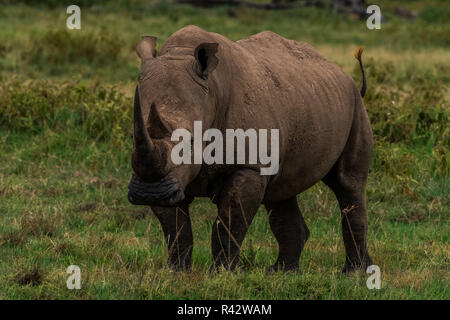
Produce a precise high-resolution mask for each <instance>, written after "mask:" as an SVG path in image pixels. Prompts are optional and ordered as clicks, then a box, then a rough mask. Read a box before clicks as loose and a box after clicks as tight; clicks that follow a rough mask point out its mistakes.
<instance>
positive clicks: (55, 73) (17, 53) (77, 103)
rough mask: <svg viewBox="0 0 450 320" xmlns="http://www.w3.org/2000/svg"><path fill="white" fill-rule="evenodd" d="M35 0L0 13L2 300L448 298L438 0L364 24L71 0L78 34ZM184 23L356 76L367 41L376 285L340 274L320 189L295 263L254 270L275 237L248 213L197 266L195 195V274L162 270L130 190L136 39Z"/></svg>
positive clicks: (334, 234)
mask: <svg viewBox="0 0 450 320" xmlns="http://www.w3.org/2000/svg"><path fill="white" fill-rule="evenodd" d="M44 2H45V1H44ZM47 2H48V4H49V5H48V6H46V5H43V4H42V2H41V4H37V3H38V2H37V1H34V2H33V1H28V2H27V3H28V4H27V5H26V4H24V3H25V1H18V2H15V3H14V4H5V5H2V6H1V7H0V17H1V19H0V151H1V152H0V299H6V298H8V299H19V298H21V299H90V298H95V299H178V298H184V299H449V298H450V290H449V286H448V284H449V270H450V256H449V253H450V245H449V230H450V228H449V212H450V199H449V194H450V186H449V165H450V162H449V155H448V152H449V144H450V142H449V140H450V139H449V137H450V131H449V126H448V121H449V114H450V108H449V99H450V89H449V83H450V78H449V75H450V51H449V48H450V37H449V36H450V19H449V17H450V11H449V9H448V8H445V2H444V1H438V0H435V1H389V2H387V1H379V5H380V7H381V10H382V12H383V14H384V16H385V18H386V19H385V21H384V22H383V23H382V29H381V30H372V31H371V30H368V29H367V28H366V25H365V22H364V21H358V20H357V19H356V18H354V17H342V16H333V15H332V14H331V13H329V12H328V11H327V10H323V9H316V8H299V9H295V10H286V11H263V10H255V9H245V8H230V7H218V8H211V9H197V8H193V7H189V6H180V5H177V6H174V5H171V4H168V3H167V2H162V3H160V4H153V5H149V4H148V1H141V0H122V1H119V2H118V3H116V4H114V3H113V4H112V3H111V2H102V1H100V2H99V3H100V4H99V5H95V6H83V5H81V12H82V20H81V23H82V25H81V30H73V31H68V30H67V29H66V28H65V25H66V24H65V19H66V17H67V14H66V13H65V7H62V6H59V5H53V3H54V1H47ZM30 3H31V4H30ZM34 3H36V4H34ZM82 3H84V2H83V1H82ZM396 6H400V7H403V8H407V9H410V10H415V11H417V12H418V17H417V18H416V20H414V21H404V20H402V19H400V18H398V17H396V16H395V15H394V14H393V12H394V8H395V7H396ZM188 24H195V25H198V26H200V27H202V28H204V29H206V30H208V31H214V32H218V33H221V34H223V35H225V36H227V37H229V38H230V39H233V40H237V39H240V38H243V37H247V36H250V35H251V34H254V33H257V32H260V31H263V30H271V31H274V32H277V33H279V34H281V35H282V36H285V37H287V38H291V39H296V40H302V41H307V42H309V43H310V44H312V45H313V46H314V47H316V48H317V49H318V50H319V51H320V52H321V53H322V54H323V55H324V56H325V57H327V58H328V59H330V60H332V61H334V62H336V63H337V64H339V65H340V66H341V67H342V68H343V69H344V70H345V71H346V72H348V73H349V74H350V75H352V76H353V77H354V79H355V81H357V83H358V84H360V83H361V79H360V72H359V68H358V66H357V62H356V60H355V59H354V57H353V53H354V51H355V50H356V49H357V48H358V47H359V46H364V47H365V51H364V55H363V59H364V62H365V65H366V68H367V74H368V91H367V96H366V98H365V104H366V108H367V109H368V113H369V117H370V119H371V123H372V128H373V131H374V134H375V155H374V160H373V165H372V169H371V172H370V176H369V181H368V186H367V192H366V195H367V208H368V221H369V223H368V224H369V233H368V248H369V251H370V253H371V255H372V258H373V260H374V263H375V264H376V265H378V266H379V267H380V269H381V281H382V288H381V290H369V289H368V288H367V287H366V279H367V277H368V275H367V274H365V273H357V274H354V275H351V276H347V275H343V274H341V272H340V271H341V269H342V266H343V264H344V258H345V257H344V247H343V242H342V238H341V232H340V214H339V210H338V206H337V202H336V201H335V199H334V196H333V194H332V193H331V192H330V191H329V190H328V189H327V188H326V187H325V186H324V185H323V184H318V185H316V186H314V187H313V188H311V189H310V190H308V191H306V192H305V193H303V194H301V195H299V196H298V201H299V205H300V208H301V210H302V211H303V213H304V217H305V220H306V222H307V224H308V227H309V229H310V231H311V236H310V238H309V240H308V242H307V243H306V246H305V249H304V251H303V254H302V257H301V262H300V272H299V273H290V274H284V273H274V274H270V275H267V274H266V272H265V269H266V267H268V266H269V265H271V264H272V263H273V262H274V261H275V259H276V255H277V243H276V241H275V239H274V237H273V235H272V233H271V231H270V228H269V224H268V219H267V213H266V212H265V210H264V209H263V208H262V207H261V209H260V211H259V212H258V214H257V216H256V218H255V220H254V222H253V224H252V226H251V227H250V230H249V233H248V234H247V237H246V239H245V241H244V244H243V248H242V255H241V256H242V257H241V260H242V261H241V266H240V268H239V270H238V271H237V272H235V273H229V272H222V273H220V274H218V275H211V274H209V273H208V268H209V266H210V263H211V253H210V237H211V226H212V222H213V220H214V217H215V214H216V213H215V210H216V209H215V207H214V206H213V205H212V203H211V202H210V201H209V200H207V199H197V200H195V201H194V203H193V204H192V209H191V211H192V220H193V221H192V224H193V229H194V244H195V248H194V252H193V271H192V273H190V274H185V273H176V272H172V271H170V270H168V269H167V268H166V267H165V261H166V258H167V250H166V247H165V244H164V241H163V236H162V231H161V229H160V226H159V223H158V221H157V220H156V218H155V217H154V216H153V215H152V213H151V212H150V209H148V208H145V207H138V206H133V205H131V204H130V203H129V202H128V201H127V184H128V181H129V178H130V172H131V166H130V156H131V142H132V141H131V139H130V133H131V131H132V121H131V120H132V94H133V92H134V90H133V88H134V86H135V84H136V80H137V76H138V72H139V60H138V58H137V56H136V54H135V52H134V46H135V45H136V43H137V42H138V41H139V38H140V36H141V35H143V34H149V35H155V36H157V37H158V39H159V40H158V48H160V47H161V45H162V44H163V43H164V41H165V39H167V37H168V36H169V35H170V34H171V33H173V32H174V31H176V30H178V29H179V28H181V27H183V26H185V25H188ZM69 265H78V266H80V268H81V279H82V280H81V289H80V290H68V289H67V287H66V279H67V277H68V274H67V273H66V269H67V267H68V266H69Z"/></svg>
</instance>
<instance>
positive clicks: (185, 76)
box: [128, 36, 218, 206]
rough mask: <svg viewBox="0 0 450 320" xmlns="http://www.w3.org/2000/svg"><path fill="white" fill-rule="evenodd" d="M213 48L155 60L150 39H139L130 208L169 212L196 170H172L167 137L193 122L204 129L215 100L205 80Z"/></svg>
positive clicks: (213, 61) (201, 46)
mask: <svg viewBox="0 0 450 320" xmlns="http://www.w3.org/2000/svg"><path fill="white" fill-rule="evenodd" d="M217 47H218V44H217V43H201V44H199V45H198V46H197V47H196V48H192V50H191V51H192V52H191V53H190V54H189V53H188V54H182V55H179V54H177V55H172V54H170V53H167V54H163V55H160V56H158V57H156V50H155V48H156V38H155V37H150V36H144V37H143V38H142V41H141V42H140V43H139V44H138V45H137V48H136V51H137V54H138V56H139V57H140V59H141V62H142V65H141V74H140V77H139V84H138V86H137V87H136V91H135V97H134V134H133V154H132V168H133V173H132V178H131V181H130V184H129V187H128V189H129V193H128V199H129V201H130V202H131V203H133V204H140V205H155V206H175V205H177V204H178V203H180V202H181V201H183V200H184V198H185V193H184V192H185V189H186V186H187V185H188V184H189V183H190V182H191V181H193V180H194V179H195V177H196V176H197V175H198V173H199V172H200V168H201V165H199V164H197V165H194V164H192V165H189V164H181V165H175V164H174V163H173V162H172V161H171V150H172V148H173V146H174V144H175V142H172V141H171V134H172V132H173V131H174V130H175V129H178V128H184V129H187V130H189V131H190V132H191V134H192V133H193V124H194V121H199V120H200V121H202V123H203V125H204V126H205V127H210V126H211V125H212V123H213V121H214V119H215V117H216V110H215V106H216V103H215V101H216V97H215V95H214V94H213V93H212V92H213V90H210V89H211V88H210V85H209V82H210V81H209V80H208V77H209V75H210V74H211V72H212V71H213V70H214V69H215V67H216V66H217V64H218V59H217V57H216V56H215V54H216V52H217Z"/></svg>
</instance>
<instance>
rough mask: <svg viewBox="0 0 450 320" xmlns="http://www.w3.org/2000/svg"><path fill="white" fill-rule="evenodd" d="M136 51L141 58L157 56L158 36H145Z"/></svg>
mask: <svg viewBox="0 0 450 320" xmlns="http://www.w3.org/2000/svg"><path fill="white" fill-rule="evenodd" d="M136 52H137V54H138V56H139V58H141V60H146V59H151V58H155V57H156V37H152V36H143V37H142V40H141V42H139V43H138V45H137V46H136Z"/></svg>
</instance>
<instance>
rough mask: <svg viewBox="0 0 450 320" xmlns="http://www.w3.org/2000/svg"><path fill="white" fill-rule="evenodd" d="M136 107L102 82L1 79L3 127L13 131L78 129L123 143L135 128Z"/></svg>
mask: <svg viewBox="0 0 450 320" xmlns="http://www.w3.org/2000/svg"><path fill="white" fill-rule="evenodd" d="M132 108H133V104H132V99H131V98H125V97H124V96H123V95H121V94H119V93H118V92H117V91H116V89H115V88H114V87H106V86H102V85H99V84H98V83H93V84H91V85H89V86H86V85H83V84H80V83H78V82H74V83H73V82H71V83H61V84H57V83H54V82H49V81H39V80H36V81H30V82H25V81H22V80H18V79H14V80H11V81H5V82H0V126H1V127H4V128H6V129H9V130H12V131H33V132H36V131H40V130H42V129H43V128H45V127H49V128H51V129H52V130H53V131H56V132H63V131H65V130H68V129H69V130H73V129H74V130H78V131H81V132H83V133H86V134H87V135H89V136H90V137H91V138H93V139H95V140H108V141H110V140H112V141H113V142H120V141H122V140H123V139H125V138H126V137H128V136H129V133H130V132H131V130H132V125H133V124H132ZM81 132H80V133H81Z"/></svg>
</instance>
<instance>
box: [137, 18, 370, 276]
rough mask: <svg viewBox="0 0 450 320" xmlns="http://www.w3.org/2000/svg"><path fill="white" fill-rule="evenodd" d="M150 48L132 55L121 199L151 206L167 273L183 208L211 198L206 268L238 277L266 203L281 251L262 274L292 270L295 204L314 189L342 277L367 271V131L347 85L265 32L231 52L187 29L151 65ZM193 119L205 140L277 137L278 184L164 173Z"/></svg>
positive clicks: (197, 170)
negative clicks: (334, 216)
mask: <svg viewBox="0 0 450 320" xmlns="http://www.w3.org/2000/svg"><path fill="white" fill-rule="evenodd" d="M155 46H156V38H154V37H143V40H142V42H141V43H140V44H139V45H138V47H137V52H138V55H139V56H140V58H141V60H142V70H141V75H140V79H139V85H138V87H137V88H136V94H135V110H134V112H135V114H134V116H135V123H134V149H133V156H132V165H133V176H132V179H131V182H130V185H129V195H128V196H129V200H130V202H131V203H134V204H141V205H151V207H152V209H153V211H154V213H155V215H156V216H157V217H158V219H159V220H160V222H161V226H162V228H163V231H164V235H165V238H166V241H167V243H168V247H169V265H170V267H172V268H174V269H176V270H190V268H191V254H192V246H193V237H192V229H191V222H190V217H189V203H190V202H191V201H192V200H193V199H194V197H210V198H211V199H212V201H213V202H214V203H215V204H217V208H218V215H217V218H216V221H215V222H214V224H213V230H212V238H211V247H212V253H213V258H214V261H213V266H214V267H216V268H219V267H225V268H227V269H234V268H235V267H236V265H237V263H238V259H239V250H240V246H241V244H242V241H243V240H244V236H245V234H246V232H247V230H248V227H249V225H250V224H251V222H252V219H253V217H254V215H255V213H256V211H257V209H258V207H259V206H260V205H261V204H264V205H265V206H266V208H267V211H268V213H269V222H270V227H271V229H272V231H273V233H274V235H275V237H276V239H277V241H278V243H279V256H278V259H277V261H276V262H275V264H274V265H273V266H272V267H271V268H272V269H274V270H277V269H283V270H295V269H297V268H298V262H299V257H300V253H301V251H302V249H303V246H304V244H305V242H306V240H307V239H308V237H309V230H308V227H307V226H306V224H305V221H304V219H303V217H302V214H301V212H300V210H299V208H298V205H297V200H296V196H297V194H299V193H301V192H303V191H305V190H306V189H308V188H309V187H311V186H313V185H314V184H316V183H317V182H319V181H324V182H325V183H326V184H327V185H328V186H329V187H330V188H331V189H332V190H333V192H334V193H335V195H336V197H337V200H338V201H339V205H340V208H341V211H342V230H343V238H344V244H345V251H346V262H345V266H344V272H348V271H352V270H355V269H359V268H366V267H367V266H368V265H370V264H371V263H372V261H371V258H370V256H369V254H368V252H367V248H366V234H367V219H366V209H365V200H364V190H365V185H366V180H367V175H368V171H369V166H370V160H371V155H372V132H371V128H370V124H369V121H368V117H367V113H366V111H365V109H364V106H363V102H362V98H361V95H360V92H359V90H358V88H357V86H356V85H355V83H354V81H353V80H352V79H351V78H350V77H349V76H347V75H346V74H345V73H344V72H343V71H342V70H341V69H340V68H339V67H337V66H336V65H334V64H333V63H331V62H329V61H328V60H326V59H325V58H324V57H322V56H321V55H320V54H319V53H318V52H317V51H315V50H314V49H313V48H312V47H311V46H309V45H308V44H306V43H302V42H296V41H292V40H287V39H285V38H282V37H280V36H279V35H277V34H275V33H272V32H268V31H266V32H262V33H259V34H257V35H254V36H252V37H250V38H247V39H243V40H240V41H237V42H232V41H230V40H228V39H226V38H225V37H223V36H221V35H219V34H215V33H209V32H206V31H204V30H202V29H200V28H198V27H195V26H188V27H185V28H182V29H180V30H179V31H177V32H176V33H174V34H173V35H172V36H171V37H170V38H169V39H168V40H167V42H166V43H165V44H164V46H163V47H162V49H161V52H160V54H159V56H158V57H156V52H155ZM195 120H201V121H202V123H203V130H206V129H208V128H218V129H220V130H222V132H223V133H224V132H225V129H227V128H232V129H237V128H241V129H244V130H247V129H249V128H254V129H257V130H258V129H272V128H276V129H279V130H280V168H279V171H278V173H277V174H275V175H273V176H262V175H260V170H259V168H260V167H261V165H260V164H257V165H210V166H208V165H205V164H203V165H179V166H176V165H174V164H173V163H172V162H171V160H170V150H171V148H172V147H173V146H174V144H175V142H171V141H170V136H171V132H172V131H173V130H175V129H176V128H186V129H188V130H190V131H191V132H193V123H194V121H195ZM224 136H225V135H224ZM204 146H205V143H204V144H203V147H204ZM269 146H270V144H269Z"/></svg>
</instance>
